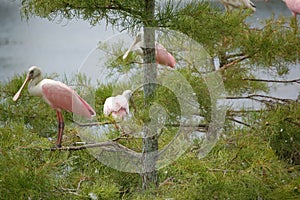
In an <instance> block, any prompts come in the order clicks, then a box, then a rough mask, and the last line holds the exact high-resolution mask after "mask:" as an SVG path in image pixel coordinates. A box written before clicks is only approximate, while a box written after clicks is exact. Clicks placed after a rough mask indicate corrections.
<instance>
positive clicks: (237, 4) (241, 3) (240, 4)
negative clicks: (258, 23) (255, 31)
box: [220, 0, 256, 12]
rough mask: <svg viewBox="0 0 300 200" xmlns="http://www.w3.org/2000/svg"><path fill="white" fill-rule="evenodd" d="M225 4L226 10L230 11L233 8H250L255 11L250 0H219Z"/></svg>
mask: <svg viewBox="0 0 300 200" xmlns="http://www.w3.org/2000/svg"><path fill="white" fill-rule="evenodd" d="M220 1H221V3H222V4H223V5H224V6H225V8H226V10H227V11H231V10H233V9H234V8H250V9H251V10H253V11H254V12H255V10H256V7H255V5H254V3H253V2H252V1H250V0H220Z"/></svg>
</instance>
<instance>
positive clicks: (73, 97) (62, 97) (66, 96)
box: [42, 79, 96, 119]
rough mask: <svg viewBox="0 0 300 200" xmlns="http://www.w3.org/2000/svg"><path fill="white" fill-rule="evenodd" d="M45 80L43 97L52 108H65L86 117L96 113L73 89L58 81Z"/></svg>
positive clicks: (89, 117)
mask: <svg viewBox="0 0 300 200" xmlns="http://www.w3.org/2000/svg"><path fill="white" fill-rule="evenodd" d="M46 80H47V81H45V82H44V83H43V84H42V92H43V98H44V99H45V101H46V102H47V103H48V104H49V105H50V106H51V107H52V108H53V109H56V110H67V111H70V112H73V113H74V114H77V115H80V116H83V117H86V118H88V119H91V118H92V117H93V116H95V115H96V112H95V111H94V110H93V108H92V107H91V106H90V105H89V104H88V103H87V102H86V101H84V100H83V99H82V98H81V97H80V96H79V95H78V94H77V92H76V91H75V90H73V89H72V88H70V87H69V86H67V85H65V84H64V83H61V82H59V81H53V80H49V79H46Z"/></svg>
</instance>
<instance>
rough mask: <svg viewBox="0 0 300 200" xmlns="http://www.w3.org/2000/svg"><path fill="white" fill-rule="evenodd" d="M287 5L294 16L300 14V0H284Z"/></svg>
mask: <svg viewBox="0 0 300 200" xmlns="http://www.w3.org/2000/svg"><path fill="white" fill-rule="evenodd" d="M283 1H284V2H285V4H286V6H287V7H288V8H289V9H290V11H291V12H292V14H293V16H294V17H295V18H296V17H297V14H300V0H283Z"/></svg>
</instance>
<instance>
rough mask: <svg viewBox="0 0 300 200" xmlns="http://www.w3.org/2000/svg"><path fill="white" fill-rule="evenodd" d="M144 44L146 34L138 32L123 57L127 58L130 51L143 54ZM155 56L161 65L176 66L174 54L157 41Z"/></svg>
mask: <svg viewBox="0 0 300 200" xmlns="http://www.w3.org/2000/svg"><path fill="white" fill-rule="evenodd" d="M143 47H145V46H144V34H143V33H141V32H140V33H138V34H137V36H136V37H135V40H134V41H133V43H132V44H131V46H130V47H129V49H128V50H127V51H126V53H125V54H124V55H123V59H126V58H127V56H128V54H129V52H130V51H135V52H136V53H137V54H139V55H143V49H142V48H143ZM155 57H156V63H157V64H160V65H165V66H169V67H171V68H174V67H175V64H176V61H175V58H174V57H173V55H172V54H170V53H169V52H168V51H167V50H166V48H165V47H164V46H162V45H161V44H159V43H157V42H155Z"/></svg>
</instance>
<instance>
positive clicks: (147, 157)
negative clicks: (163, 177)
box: [142, 0, 158, 190]
mask: <svg viewBox="0 0 300 200" xmlns="http://www.w3.org/2000/svg"><path fill="white" fill-rule="evenodd" d="M154 9H155V0H145V13H146V14H147V18H146V21H145V22H144V44H145V48H144V49H143V51H144V95H145V107H146V108H149V106H150V105H151V101H152V100H153V98H154V96H155V89H156V77H157V71H156V63H155V30H154V29H153V28H147V27H151V26H153V21H154ZM143 133H144V135H143V151H142V154H143V155H142V161H143V173H142V187H143V189H144V190H146V189H149V188H153V187H157V186H158V176H157V171H156V169H155V165H156V158H157V152H158V138H157V134H156V130H151V129H150V128H149V127H147V124H146V123H145V125H144V128H143Z"/></svg>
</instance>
